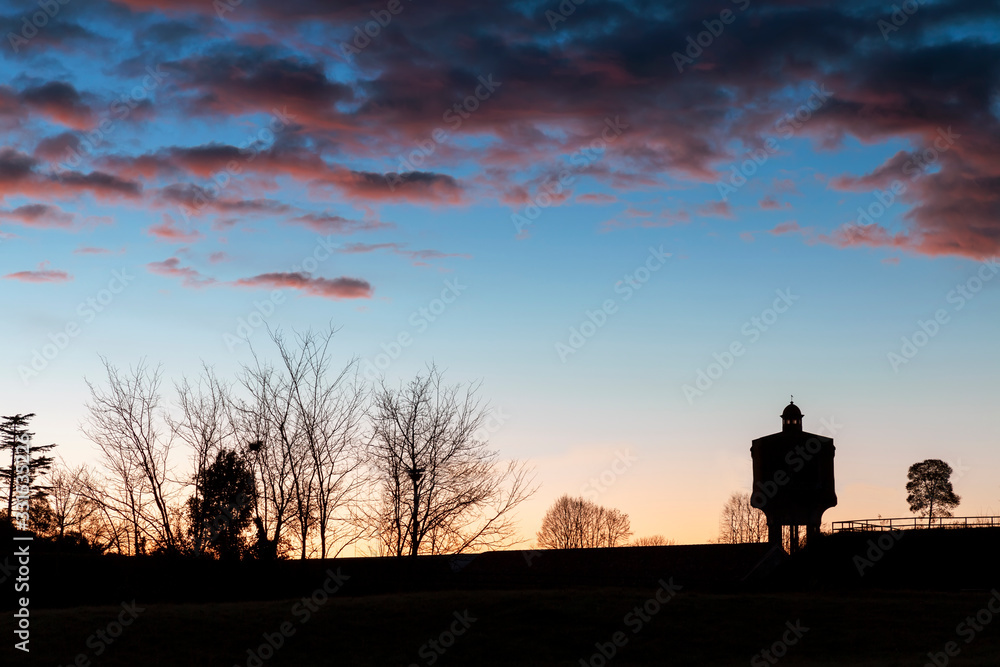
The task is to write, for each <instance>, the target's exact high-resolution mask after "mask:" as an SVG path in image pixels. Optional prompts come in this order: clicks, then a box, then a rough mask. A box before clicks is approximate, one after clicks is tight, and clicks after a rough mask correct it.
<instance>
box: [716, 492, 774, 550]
mask: <svg viewBox="0 0 1000 667" xmlns="http://www.w3.org/2000/svg"><path fill="white" fill-rule="evenodd" d="M766 541H767V517H766V516H764V513H763V512H761V511H760V510H759V509H757V508H756V507H754V506H753V505H751V504H750V494H749V493H734V494H733V495H731V496H729V500H727V501H726V504H725V505H724V506H723V507H722V516H721V517H720V518H719V542H721V543H722V544H745V543H748V542H766Z"/></svg>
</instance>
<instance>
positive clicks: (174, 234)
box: [146, 213, 204, 243]
mask: <svg viewBox="0 0 1000 667" xmlns="http://www.w3.org/2000/svg"><path fill="white" fill-rule="evenodd" d="M146 231H147V232H148V233H149V235H150V236H155V237H156V238H157V239H159V240H160V241H166V242H167V243H194V242H195V241H198V240H200V239H202V238H204V234H202V233H201V232H199V231H198V230H193V231H184V230H183V229H181V228H180V227H178V226H177V223H176V222H175V221H174V219H173V217H172V216H170V215H168V214H166V213H164V214H163V222H161V223H160V224H158V225H153V226H152V227H150V228H149V229H148V230H146Z"/></svg>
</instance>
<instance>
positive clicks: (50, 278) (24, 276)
mask: <svg viewBox="0 0 1000 667" xmlns="http://www.w3.org/2000/svg"><path fill="white" fill-rule="evenodd" d="M48 264H49V263H48V262H42V263H41V264H39V265H38V269H37V270H35V271H18V272H17V273H8V274H7V275H5V276H4V278H5V279H7V280H20V281H21V282H24V283H66V282H69V281H71V280H73V276H71V275H70V274H68V273H66V272H65V271H54V270H51V269H49V268H47V267H48Z"/></svg>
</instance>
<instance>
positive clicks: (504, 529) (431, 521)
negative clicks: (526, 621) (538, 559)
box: [366, 365, 535, 557]
mask: <svg viewBox="0 0 1000 667" xmlns="http://www.w3.org/2000/svg"><path fill="white" fill-rule="evenodd" d="M477 388H478V387H476V386H466V387H462V386H461V385H455V386H447V385H445V384H444V381H443V379H442V376H441V373H440V372H439V371H438V370H437V369H436V368H435V367H434V366H433V365H432V366H430V367H429V369H428V372H427V374H426V375H422V376H421V375H418V376H417V377H416V378H414V379H413V380H412V381H410V382H409V383H407V384H405V385H402V386H400V387H399V388H398V389H397V388H393V387H390V386H388V385H386V384H385V382H384V381H383V382H382V383H380V384H379V386H377V387H376V388H375V390H374V392H373V396H372V405H371V408H370V412H369V418H370V421H371V428H372V436H373V437H372V444H371V452H372V454H371V466H372V468H373V470H372V472H373V476H374V477H375V479H376V483H377V488H376V490H375V492H376V493H377V494H378V495H377V496H376V497H375V498H374V500H373V502H372V505H371V508H372V509H371V510H370V512H369V516H367V517H366V520H367V521H368V523H369V525H370V526H371V529H372V532H373V535H372V536H373V537H374V538H375V540H376V541H377V543H378V545H379V548H380V550H381V551H382V552H383V553H388V554H392V555H394V556H404V555H409V556H414V557H415V556H416V555H417V554H420V553H430V554H439V553H462V552H465V551H469V550H472V549H483V548H487V547H490V548H501V547H504V546H509V545H510V544H513V543H515V542H516V541H517V533H516V530H515V526H514V517H513V510H514V509H515V508H516V507H517V506H518V505H520V504H521V503H522V502H523V501H524V500H526V499H527V498H528V497H529V496H531V494H532V493H534V491H535V487H533V486H532V478H531V474H530V471H529V470H528V469H527V468H526V466H525V465H524V464H523V463H521V462H518V461H509V462H505V461H501V460H500V457H499V454H498V452H496V451H495V450H491V449H489V446H488V443H487V442H486V441H485V439H480V437H479V434H480V433H482V432H483V429H484V425H485V422H486V418H487V413H486V411H485V408H484V407H483V406H482V405H481V404H480V401H479V399H478V398H477V397H476V390H477Z"/></svg>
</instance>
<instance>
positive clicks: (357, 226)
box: [287, 213, 392, 234]
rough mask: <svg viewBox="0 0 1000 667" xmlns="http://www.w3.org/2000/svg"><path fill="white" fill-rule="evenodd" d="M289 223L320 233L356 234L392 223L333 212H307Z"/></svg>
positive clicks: (385, 226) (385, 227) (384, 227)
mask: <svg viewBox="0 0 1000 667" xmlns="http://www.w3.org/2000/svg"><path fill="white" fill-rule="evenodd" d="M287 222H288V224H293V225H301V226H303V227H307V228H309V229H311V230H312V231H314V232H316V233H318V234H354V233H357V232H362V231H365V232H367V231H375V230H378V229H387V228H390V227H392V225H391V224H388V223H384V222H381V221H379V220H376V219H374V218H370V219H364V220H352V219H349V218H345V217H343V216H340V215H334V214H331V213H305V214H303V215H300V216H296V217H294V218H291V219H290V220H288V221H287Z"/></svg>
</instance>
